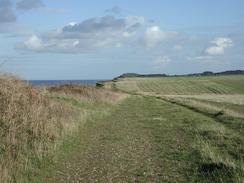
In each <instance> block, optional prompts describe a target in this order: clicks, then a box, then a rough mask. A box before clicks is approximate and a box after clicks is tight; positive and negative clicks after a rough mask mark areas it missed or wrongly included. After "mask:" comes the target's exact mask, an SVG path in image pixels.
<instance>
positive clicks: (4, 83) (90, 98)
mask: <svg viewBox="0 0 244 183" xmlns="http://www.w3.org/2000/svg"><path fill="white" fill-rule="evenodd" d="M60 94H65V95H69V96H73V97H75V98H78V99H79V100H81V101H86V102H87V103H90V104H91V105H92V104H95V103H96V102H107V103H113V102H115V101H118V100H121V99H122V98H124V97H125V95H122V94H117V93H116V94H115V93H113V92H110V91H107V90H103V89H101V90H97V89H95V88H90V87H80V86H68V85H66V86H62V87H58V88H51V89H49V90H47V89H36V88H33V87H32V86H29V85H28V84H27V83H25V82H23V81H20V80H19V79H17V78H15V77H13V76H6V75H0V182H1V183H5V182H24V181H25V180H24V179H25V177H24V176H23V175H24V174H26V172H31V170H30V169H31V167H33V166H32V164H33V162H32V161H33V159H36V160H38V161H41V160H42V159H43V157H46V156H47V155H51V154H52V153H54V152H55V150H56V149H57V147H59V145H60V144H61V143H62V141H63V140H64V138H65V137H66V136H67V135H72V134H73V133H74V132H76V131H77V129H78V126H79V125H80V123H81V122H82V121H83V122H84V120H85V119H86V113H87V110H82V109H80V108H77V107H75V106H74V105H72V104H71V103H68V102H61V101H58V100H56V99H55V98H54V97H53V96H58V95H60Z"/></svg>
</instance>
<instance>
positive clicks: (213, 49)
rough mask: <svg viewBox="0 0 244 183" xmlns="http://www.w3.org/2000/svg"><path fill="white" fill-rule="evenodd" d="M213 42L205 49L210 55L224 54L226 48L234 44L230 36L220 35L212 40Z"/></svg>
mask: <svg viewBox="0 0 244 183" xmlns="http://www.w3.org/2000/svg"><path fill="white" fill-rule="evenodd" d="M211 44H212V46H210V47H208V48H207V49H206V50H205V52H206V53H207V54H208V55H223V54H224V53H225V49H226V48H229V47H231V46H232V45H233V41H232V39H230V38H224V37H219V38H216V39H214V40H213V41H211Z"/></svg>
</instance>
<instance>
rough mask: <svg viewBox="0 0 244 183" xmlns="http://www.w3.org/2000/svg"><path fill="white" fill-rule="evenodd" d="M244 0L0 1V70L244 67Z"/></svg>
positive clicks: (44, 72) (29, 75)
mask: <svg viewBox="0 0 244 183" xmlns="http://www.w3.org/2000/svg"><path fill="white" fill-rule="evenodd" d="M243 7H244V1H243V0H233V1H230V0H184V1H181V0H153V1H149V0H133V1H132V0H130V1H129V0H105V1H98V0H96V1H95V0H89V1H86V2H85V1H76V0H49V1H48V0H0V72H8V73H14V74H16V75H19V76H20V77H22V78H25V79H110V78H113V77H115V76H117V75H120V74H122V73H128V72H136V73H166V74H183V73H192V72H202V71H223V70H230V69H244V11H243Z"/></svg>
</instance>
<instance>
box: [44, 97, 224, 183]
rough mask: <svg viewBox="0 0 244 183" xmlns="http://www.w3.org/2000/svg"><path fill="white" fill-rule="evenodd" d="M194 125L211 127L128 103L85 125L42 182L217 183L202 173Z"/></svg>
mask: <svg viewBox="0 0 244 183" xmlns="http://www.w3.org/2000/svg"><path fill="white" fill-rule="evenodd" d="M200 121H201V122H206V123H211V122H213V121H212V119H210V118H209V117H207V116H204V115H201V114H198V113H195V112H193V111H191V110H189V109H186V108H184V107H179V106H177V105H175V104H171V103H168V102H165V101H162V100H157V99H155V98H153V97H135V96H134V97H130V98H128V99H126V100H125V101H124V102H122V103H121V104H119V105H118V106H115V108H114V109H113V110H112V112H111V114H110V115H108V116H106V117H104V118H103V119H100V120H90V121H89V122H87V123H86V125H85V126H84V128H82V129H81V132H80V136H79V139H78V140H77V141H78V143H76V144H75V147H73V148H71V150H70V151H68V152H66V153H65V155H64V156H62V158H61V159H60V160H59V161H58V163H57V164H56V165H55V167H54V168H53V169H55V171H54V172H53V174H52V175H50V176H49V177H48V178H47V179H45V180H44V182H58V183H61V182H196V181H201V182H208V181H209V182H211V181H215V182H222V181H223V180H217V179H214V177H213V179H211V177H207V176H209V175H210V174H211V172H209V171H208V170H206V167H205V169H202V164H201V157H200V153H199V152H198V151H197V150H196V147H195V146H194V141H195V139H194V138H195V135H194V132H193V131H192V130H191V129H192V127H194V125H196V124H197V123H199V122H200ZM210 165H211V164H210ZM210 168H211V171H215V168H216V171H222V170H221V169H222V167H218V166H216V167H214V166H213V167H210ZM207 169H208V167H207ZM225 172H226V171H225ZM227 174H228V172H227ZM206 178H207V179H206ZM205 179H206V180H205ZM227 181H228V180H227Z"/></svg>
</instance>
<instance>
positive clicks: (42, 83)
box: [27, 80, 98, 87]
mask: <svg viewBox="0 0 244 183" xmlns="http://www.w3.org/2000/svg"><path fill="white" fill-rule="evenodd" d="M97 81H98V80H28V81H27V82H28V83H29V84H31V85H33V86H36V87H50V86H60V85H64V84H78V85H83V86H96V83H97Z"/></svg>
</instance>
